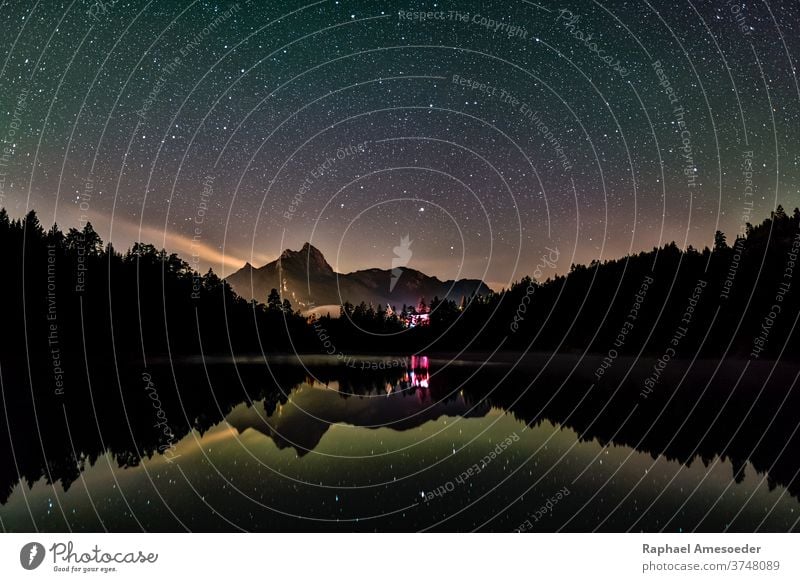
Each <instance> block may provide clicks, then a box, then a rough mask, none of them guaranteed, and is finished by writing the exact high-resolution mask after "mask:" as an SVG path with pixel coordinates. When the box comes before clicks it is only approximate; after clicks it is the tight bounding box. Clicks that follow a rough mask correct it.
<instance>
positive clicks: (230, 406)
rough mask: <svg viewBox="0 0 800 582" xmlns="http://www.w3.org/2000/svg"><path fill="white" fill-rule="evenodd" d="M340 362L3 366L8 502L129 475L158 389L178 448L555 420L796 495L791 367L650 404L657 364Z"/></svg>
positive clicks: (686, 390) (150, 446)
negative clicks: (334, 427) (93, 468)
mask: <svg viewBox="0 0 800 582" xmlns="http://www.w3.org/2000/svg"><path fill="white" fill-rule="evenodd" d="M332 364H333V365H332ZM332 364H331V363H329V364H328V365H325V364H323V363H321V362H315V363H314V364H313V365H309V367H308V369H307V370H306V369H303V368H302V367H299V366H296V365H290V364H289V363H281V364H279V365H273V366H271V367H270V368H269V369H268V368H267V367H266V366H265V365H263V363H262V364H257V363H246V364H238V365H236V366H234V365H232V364H231V363H222V362H217V363H213V364H208V363H207V364H206V365H202V364H184V365H180V366H175V367H171V366H169V365H166V364H163V365H158V366H152V367H151V368H150V369H149V370H147V374H149V376H148V377H149V378H151V380H150V382H151V383H152V387H151V388H150V389H149V390H148V386H147V382H145V381H144V380H143V376H142V372H143V370H141V369H130V368H128V369H122V370H120V371H119V375H117V373H116V372H115V371H114V370H112V369H108V370H106V371H105V372H103V371H102V370H100V369H98V368H99V367H97V366H96V367H95V368H94V369H93V370H92V376H91V383H89V382H88V381H87V379H86V378H85V377H83V378H81V377H79V374H78V372H77V370H76V371H75V375H73V376H72V377H71V379H70V380H71V381H70V383H69V384H68V385H67V386H66V388H65V391H64V395H63V396H59V397H58V398H55V397H54V396H53V394H51V393H47V392H33V393H32V392H31V390H30V389H29V386H30V382H31V381H30V380H29V378H28V376H27V375H16V376H15V375H14V374H13V373H12V371H10V370H8V369H4V370H3V398H4V401H3V404H4V406H5V407H6V411H7V412H8V413H7V414H4V415H2V416H0V424H2V426H0V441H2V442H0V503H5V502H6V501H7V499H8V496H9V495H10V493H11V491H12V489H13V487H14V486H15V484H16V483H17V482H18V481H19V480H23V481H24V482H27V483H28V484H29V485H30V484H32V483H34V482H36V481H38V480H40V479H41V478H43V477H44V478H45V479H46V480H47V481H48V482H60V483H61V484H62V485H63V487H64V488H65V489H66V488H69V487H70V485H71V484H72V483H73V482H74V481H75V480H76V479H77V478H78V476H79V474H80V471H81V470H82V469H83V468H84V467H85V466H86V465H87V464H93V463H95V462H96V461H97V459H98V458H99V457H100V456H101V455H102V454H104V453H105V452H109V453H110V454H111V456H112V458H113V459H114V460H115V461H116V463H117V464H118V465H119V466H120V467H132V466H136V465H138V464H139V463H140V460H141V458H142V457H150V456H153V455H154V454H158V450H159V448H160V447H162V448H163V447H164V446H165V444H167V445H168V444H169V443H168V442H166V440H165V437H164V433H163V431H161V430H159V429H158V428H157V426H156V425H157V423H158V422H159V420H158V418H159V417H158V416H157V414H158V413H157V410H156V409H155V408H154V405H153V399H152V396H150V395H151V394H153V391H155V393H156V394H157V397H158V399H159V405H160V409H161V410H162V411H163V413H162V414H163V416H164V417H165V418H166V420H167V423H168V425H169V427H170V429H171V431H172V434H173V435H174V437H171V438H174V440H178V439H181V438H182V437H184V436H185V435H187V434H188V433H189V431H191V430H195V431H197V432H198V433H200V434H203V433H204V432H206V431H207V430H208V429H209V428H211V427H213V426H215V425H217V424H219V423H220V422H222V421H223V419H226V417H227V421H228V422H229V423H230V424H231V425H232V426H234V427H235V428H236V429H237V430H239V431H244V430H246V429H248V428H252V429H254V430H257V431H260V432H262V433H263V434H265V435H267V436H269V437H270V438H271V439H273V440H274V441H275V442H276V444H277V445H278V447H280V448H286V447H292V448H294V449H295V450H296V451H297V453H298V454H299V455H302V454H304V452H307V451H308V450H313V449H314V448H315V447H316V446H317V445H318V444H319V442H320V440H321V439H322V437H323V436H324V434H325V432H326V431H327V430H328V428H329V425H330V423H342V424H348V425H352V426H356V427H377V426H388V427H391V428H394V429H395V430H399V431H402V430H410V429H412V428H414V427H416V426H420V425H422V424H423V423H425V422H427V421H429V420H432V419H435V418H439V417H441V416H442V415H447V416H468V415H473V416H482V415H484V414H486V412H487V410H488V409H489V408H490V407H497V408H501V409H505V410H509V411H510V412H511V413H513V414H514V416H516V417H517V418H518V419H519V420H520V421H522V422H525V423H528V424H536V423H540V422H542V421H544V420H545V419H548V420H550V421H551V422H554V423H556V424H561V425H564V426H568V427H570V428H572V429H573V430H575V431H576V432H578V433H579V434H580V435H581V438H582V440H592V439H596V440H597V441H599V442H600V443H601V444H611V445H614V446H628V447H631V448H634V449H636V450H638V451H641V452H646V453H649V454H651V455H652V456H653V457H654V458H655V457H657V456H658V455H664V456H666V457H667V458H669V459H672V460H677V461H680V462H682V463H685V464H692V463H695V462H698V461H699V462H702V463H704V464H706V465H708V464H709V463H710V462H712V460H713V459H715V458H716V457H722V458H724V459H730V460H731V462H732V464H733V466H734V473H735V475H734V477H735V478H736V480H737V481H740V480H741V479H742V477H743V475H742V467H744V465H745V463H746V461H749V462H750V464H751V466H752V467H753V468H754V469H755V470H756V471H758V472H759V473H760V474H765V475H766V476H767V479H768V483H769V485H770V487H774V486H775V485H783V486H786V487H787V489H788V490H789V492H790V493H791V494H792V495H794V496H795V497H797V496H798V494H799V493H800V488H799V487H798V484H797V480H796V478H795V477H796V473H797V471H798V468H800V454H798V453H800V442H798V435H797V434H796V431H797V428H798V415H800V412H799V411H800V401H798V400H799V399H800V397H798V396H797V394H796V391H793V390H792V389H791V388H792V386H793V383H792V380H793V378H794V375H795V373H796V370H791V369H788V368H780V369H777V370H775V371H773V372H770V369H769V366H768V365H767V364H755V365H754V364H750V365H749V367H747V368H746V369H745V367H744V365H743V364H738V363H736V362H730V363H726V364H725V365H723V366H722V367H721V368H720V370H718V371H717V373H716V376H715V377H714V379H713V380H712V379H711V376H712V373H713V372H714V369H713V368H712V366H711V364H708V365H707V364H703V363H700V364H697V365H695V366H694V367H693V368H692V371H691V373H689V374H688V375H686V377H685V378H683V375H684V373H685V372H686V364H683V363H681V362H677V361H676V362H672V363H671V364H670V366H669V367H668V369H666V370H665V371H664V373H663V374H662V376H661V378H660V380H659V383H658V384H657V386H656V389H655V390H654V391H653V392H652V393H651V394H650V395H649V396H648V398H646V399H645V398H643V397H642V396H641V388H642V385H643V382H644V380H645V378H646V377H647V376H648V374H649V373H650V372H651V370H652V362H644V363H642V364H639V365H637V366H636V367H635V368H634V369H633V371H632V372H630V373H628V374H627V375H625V376H624V377H622V376H623V371H624V372H627V371H628V366H626V365H625V364H626V363H625V362H623V361H622V360H620V361H618V362H617V363H616V364H615V366H614V367H613V368H612V369H611V370H610V371H609V372H607V373H606V374H605V375H604V376H603V380H602V381H601V382H597V383H594V371H595V369H596V367H597V364H598V362H596V361H588V362H585V363H584V364H583V365H581V366H579V367H578V368H577V369H573V364H574V361H573V360H569V359H566V358H562V359H556V360H554V361H553V362H551V363H550V364H548V366H546V367H545V368H544V369H542V368H541V367H540V366H539V365H538V363H537V365H536V366H531V367H521V368H518V369H516V370H515V371H513V372H512V373H510V374H508V367H507V366H486V367H483V368H480V369H479V366H478V365H477V364H472V365H448V366H445V367H441V365H439V367H438V369H436V370H431V371H430V375H428V373H427V372H424V373H421V374H417V375H415V376H414V378H413V379H412V378H411V377H410V375H409V373H408V371H407V370H405V369H402V368H400V369H385V370H369V369H367V370H361V369H357V368H356V369H354V368H351V367H347V366H343V365H335V360H333V361H332ZM37 373H42V374H44V373H46V372H39V371H36V370H34V371H32V372H31V375H32V378H33V385H34V386H46V385H47V383H46V382H43V381H41V380H42V379H41V378H38V377H37ZM309 373H310V374H311V375H312V376H313V378H311V377H309ZM682 378H683V380H682ZM501 379H502V380H503V381H502V383H501V384H500V385H499V386H498V385H497V383H498V381H500V380H501ZM534 379H535V382H534V384H533V386H532V387H531V388H527V387H528V385H529V384H530V383H531V381H532V380H534ZM423 384H424V385H423ZM176 386H177V389H176ZM212 386H213V390H212V389H211V387H212ZM323 386H325V387H323ZM618 386H620V388H619V389H618V390H617V387H618ZM11 387H13V390H12V389H11ZM462 391H463V394H462ZM290 400H291V402H290ZM34 402H35V405H36V406H35V408H34V407H33V403H34ZM243 403H244V404H243ZM254 403H255V404H254ZM123 404H124V406H123ZM34 410H35V414H34ZM312 415H313V416H316V417H318V418H319V419H320V420H314V419H313V418H312ZM67 422H68V427H67ZM67 428H68V429H67ZM43 451H45V452H46V454H44V453H43Z"/></svg>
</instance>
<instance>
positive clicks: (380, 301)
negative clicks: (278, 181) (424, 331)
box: [226, 243, 491, 311]
mask: <svg viewBox="0 0 800 582" xmlns="http://www.w3.org/2000/svg"><path fill="white" fill-rule="evenodd" d="M398 269H400V270H401V271H402V272H401V273H400V274H399V275H397V273H395V275H396V276H395V277H394V281H395V284H394V285H393V286H392V285H391V282H392V280H393V279H392V277H393V273H392V271H393V269H377V268H376V269H365V270H361V271H354V272H352V273H337V272H335V271H334V270H333V268H332V267H331V266H330V265H329V264H328V262H327V261H326V260H325V257H324V256H323V254H322V252H320V250H319V249H317V248H316V247H314V246H313V245H311V244H309V243H306V244H304V245H303V248H302V249H300V250H299V251H293V250H290V249H286V250H285V251H283V253H282V254H281V256H280V257H278V258H277V259H276V260H274V261H272V262H271V263H267V264H266V265H264V266H263V267H258V268H256V267H253V266H252V265H251V264H250V263H247V264H246V265H245V266H244V267H242V268H241V269H239V270H238V271H236V272H235V273H233V274H232V275H230V276H228V277H227V278H226V281H227V282H228V283H229V284H230V286H231V287H232V288H233V290H234V291H236V293H237V294H238V295H239V296H240V297H244V298H246V299H255V300H256V301H260V302H265V301H266V299H267V295H268V294H269V291H270V289H279V290H280V293H281V297H283V298H286V299H289V300H290V301H291V302H292V305H293V306H295V307H296V308H298V309H300V310H303V311H305V310H308V309H310V308H313V307H316V306H320V305H341V304H343V303H345V302H347V301H349V302H351V303H358V302H361V301H364V302H366V303H372V304H374V305H384V306H385V305H387V304H388V305H392V306H395V307H397V308H400V307H401V306H402V305H416V304H417V302H418V301H419V300H420V298H421V297H424V298H426V300H428V301H429V300H431V299H432V298H434V297H439V298H440V299H445V298H448V299H452V300H453V301H456V302H458V301H460V300H461V298H462V297H470V296H472V295H473V294H479V295H485V294H487V293H491V289H489V287H487V286H486V285H485V284H484V283H483V281H481V280H479V279H459V280H458V281H454V280H449V281H440V280H439V279H437V278H436V277H431V276H428V275H426V274H425V273H421V272H420V271H417V270H415V269H409V268H407V267H398Z"/></svg>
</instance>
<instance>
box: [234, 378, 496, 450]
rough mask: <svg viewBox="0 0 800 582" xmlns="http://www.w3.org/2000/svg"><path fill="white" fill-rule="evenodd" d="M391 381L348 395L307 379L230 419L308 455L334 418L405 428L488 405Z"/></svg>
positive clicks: (478, 412) (471, 413)
mask: <svg viewBox="0 0 800 582" xmlns="http://www.w3.org/2000/svg"><path fill="white" fill-rule="evenodd" d="M387 384H388V386H386V387H384V389H383V390H380V391H378V390H373V391H370V392H369V393H367V394H363V395H359V396H353V395H348V396H347V397H344V395H343V394H342V393H340V392H339V391H338V386H336V385H333V386H331V385H328V386H324V385H323V386H320V385H317V384H304V385H302V386H299V387H297V388H296V389H295V390H294V391H293V392H292V393H291V395H290V397H289V398H288V400H287V402H286V404H281V405H279V406H278V409H277V410H274V411H273V412H272V413H271V414H269V413H267V411H266V409H265V408H264V406H263V403H260V402H259V403H256V404H255V405H254V406H239V407H237V408H236V409H234V410H233V412H231V414H229V415H228V417H227V418H226V420H227V422H228V423H229V424H230V425H231V426H233V427H234V428H235V429H236V430H238V431H239V432H240V433H242V432H244V431H245V430H247V429H252V430H256V431H258V432H260V433H262V434H264V435H266V436H268V437H270V438H271V439H272V440H273V441H274V442H275V444H276V445H277V446H278V448H279V449H284V448H288V447H293V448H294V449H295V450H296V451H297V454H298V456H303V455H305V454H306V453H308V452H309V451H312V450H314V449H315V448H316V447H317V445H318V444H319V442H320V441H321V440H322V437H323V436H324V435H325V433H327V432H328V429H329V428H330V426H331V425H332V424H347V425H351V426H354V427H362V428H371V429H374V428H381V427H388V428H391V429H393V430H400V431H402V430H410V429H414V428H417V427H418V426H420V425H422V424H424V423H426V422H429V421H431V420H436V419H438V418H440V417H442V416H449V417H458V416H460V417H480V416H484V415H486V413H487V412H488V410H489V407H488V406H487V405H486V404H485V403H484V402H479V403H477V404H474V405H468V404H467V403H466V402H465V400H464V398H463V396H460V395H459V396H457V397H455V398H450V399H447V400H438V401H437V400H434V399H433V398H432V395H431V391H430V389H429V388H423V387H419V386H418V387H413V386H409V385H408V384H405V385H404V384H403V383H402V382H400V383H398V384H394V385H393V384H392V383H390V382H387Z"/></svg>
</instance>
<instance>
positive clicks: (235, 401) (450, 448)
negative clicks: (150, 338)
mask: <svg viewBox="0 0 800 582" xmlns="http://www.w3.org/2000/svg"><path fill="white" fill-rule="evenodd" d="M596 366H597V362H596V361H594V360H591V359H589V360H587V359H583V360H580V359H579V358H577V357H567V356H565V357H563V358H555V359H548V358H547V357H544V356H542V357H541V358H533V359H532V358H530V357H528V358H527V359H525V360H523V361H520V362H517V361H516V360H515V357H514V356H513V355H506V356H505V357H499V358H494V359H492V360H491V361H489V362H488V363H487V362H486V361H485V358H484V357H480V358H455V359H453V358H450V357H447V358H445V357H430V358H428V357H413V358H412V357H404V356H398V357H387V358H379V357H373V356H354V357H353V358H352V360H348V361H347V362H342V361H341V360H336V358H327V357H321V356H307V357H303V359H302V361H298V360H297V358H295V357H289V356H286V357H272V358H269V359H268V361H267V362H265V361H264V359H263V358H261V357H253V358H238V359H236V360H230V359H225V358H218V359H204V360H201V359H196V360H192V359H189V360H183V361H180V362H177V363H176V362H172V363H170V362H167V361H160V362H154V363H151V365H150V366H149V367H148V368H147V369H144V368H139V369H137V368H134V367H131V368H128V369H125V370H123V371H122V372H121V373H120V374H116V373H113V374H112V372H111V371H110V370H109V371H108V375H106V376H104V375H102V374H100V375H98V376H95V378H94V379H93V382H91V384H92V386H91V389H88V388H87V389H85V390H83V391H82V390H81V389H80V387H79V383H77V382H76V384H75V386H72V387H70V388H69V389H68V390H67V400H65V402H64V403H63V404H62V405H61V406H50V407H48V406H47V405H46V402H48V401H49V400H48V399H49V398H50V397H49V395H40V394H37V395H36V396H35V397H36V398H37V411H38V412H39V416H38V419H37V418H33V417H30V418H28V417H24V416H19V417H14V418H12V417H11V416H13V415H11V416H9V415H6V417H7V420H6V423H7V424H6V425H5V426H4V427H3V432H4V433H7V434H6V436H5V437H4V438H6V439H10V441H11V443H10V444H11V445H12V447H13V453H14V454H12V455H8V454H7V453H6V454H5V456H4V457H3V464H2V468H3V473H2V477H3V483H4V485H5V492H4V494H3V495H2V499H0V501H2V505H0V520H2V527H3V529H4V530H5V531H104V530H107V531H139V530H147V531H184V530H191V531H237V530H247V531H417V530H431V531H473V530H478V531H508V532H510V531H515V530H522V531H578V532H585V531H595V530H597V531H669V532H679V531H756V530H758V531H788V530H794V529H797V520H798V518H800V504H799V503H798V497H797V495H798V488H797V485H796V479H795V477H796V475H797V472H798V469H800V458H799V457H798V455H797V446H798V443H797V439H796V436H797V435H796V429H797V425H798V423H797V415H798V412H797V411H798V410H800V408H798V406H796V401H795V400H796V399H795V396H794V393H793V392H792V391H791V389H790V386H789V383H787V382H786V381H785V377H786V376H787V375H790V373H791V371H789V370H783V369H782V368H779V369H778V371H777V372H773V373H772V374H771V375H769V376H767V374H768V372H769V370H768V369H767V368H766V367H764V368H763V369H757V370H754V369H753V368H752V367H751V368H750V369H747V370H745V373H746V375H745V377H744V379H742V378H741V372H742V368H743V366H739V367H737V366H736V365H735V364H734V365H729V366H725V368H724V370H721V369H717V370H715V369H713V367H712V366H711V365H708V366H705V365H703V364H702V363H700V364H697V363H696V364H695V366H694V367H692V368H691V369H689V368H688V364H680V365H679V364H676V365H675V368H674V369H673V370H672V374H673V375H672V376H670V377H668V378H665V380H664V383H663V385H661V386H659V387H658V390H657V391H656V392H655V393H654V394H649V395H648V398H643V397H642V396H641V394H640V387H641V379H642V378H643V377H645V376H646V375H647V373H648V366H649V363H648V362H639V363H630V366H626V363H625V362H618V363H617V366H618V368H619V370H618V371H617V372H616V375H615V373H614V372H615V371H614V370H612V371H610V372H609V373H608V374H607V375H604V376H603V381H602V382H598V381H597V379H596V378H595V377H594V376H593V372H594V371H595V370H596ZM687 369H688V370H689V372H690V373H689V375H688V376H686V374H685V373H684V372H686V370H687ZM747 374H749V376H747ZM682 378H683V379H682ZM687 378H688V379H687ZM735 378H739V381H738V383H735V384H734V381H733V379H735ZM5 390H6V399H5V400H4V401H5V402H7V406H9V404H8V402H9V400H8V397H9V388H8V382H6V388H5ZM20 398H22V396H20ZM121 404H124V406H120V405H121ZM18 406H19V407H18V408H16V410H23V409H24V403H20V404H19V405H18ZM123 409H124V410H125V413H124V414H120V413H118V412H117V411H119V410H123ZM7 410H11V408H10V407H9V408H7ZM31 425H33V427H31ZM37 427H38V428H37ZM165 428H166V430H164V429H165ZM3 448H4V449H9V450H11V447H8V446H7V443H4V445H3ZM20 475H21V476H22V480H21V481H20Z"/></svg>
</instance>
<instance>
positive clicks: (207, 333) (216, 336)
mask: <svg viewBox="0 0 800 582" xmlns="http://www.w3.org/2000/svg"><path fill="white" fill-rule="evenodd" d="M799 223H800V211H798V210H797V209H795V210H794V213H793V215H792V216H789V215H787V214H786V213H785V212H784V211H783V209H782V208H780V207H778V209H777V210H776V211H775V212H773V213H772V214H771V216H770V218H767V219H766V220H764V221H763V222H762V223H761V224H759V225H756V226H753V225H750V224H748V225H747V231H746V234H745V235H742V236H737V237H736V238H735V239H734V240H732V241H730V242H729V241H728V240H726V236H725V235H724V234H723V233H721V232H717V233H716V236H715V242H714V245H713V248H711V249H709V248H704V249H702V250H697V249H694V248H692V247H689V248H688V249H686V250H681V249H679V248H678V247H677V246H676V245H675V243H670V244H667V245H665V246H663V247H661V248H654V249H653V250H651V251H648V252H641V253H639V254H636V255H632V256H628V257H625V258H621V259H616V260H609V261H605V262H602V263H601V262H598V261H594V262H592V263H591V264H589V265H573V266H572V267H571V270H570V272H569V273H568V274H566V275H563V276H557V277H555V278H553V279H548V280H547V281H543V282H540V281H535V280H532V279H531V278H529V277H525V278H523V279H522V280H521V281H519V282H517V283H516V284H514V285H512V286H511V288H510V289H507V290H502V291H500V292H497V293H491V294H487V295H480V296H474V297H468V298H466V297H465V298H463V299H462V301H461V302H460V303H459V304H456V302H454V301H451V300H445V301H440V300H439V299H438V298H435V297H434V298H422V299H425V300H428V301H429V305H430V308H431V315H430V324H429V325H426V326H419V327H415V328H411V329H405V328H404V326H403V325H402V323H401V322H402V316H403V315H404V313H403V312H405V311H407V310H408V309H413V308H406V307H405V306H403V309H402V310H400V309H398V310H397V312H396V313H392V312H388V313H387V310H386V309H385V308H384V307H383V306H373V305H367V304H364V303H361V304H357V305H352V304H350V303H346V304H345V305H343V306H342V308H341V314H340V316H339V317H327V316H323V317H320V318H317V319H313V320H308V319H307V318H305V317H303V316H301V315H300V314H298V313H296V312H295V311H294V310H293V308H292V305H291V303H290V302H289V301H288V300H286V299H282V298H281V296H280V294H279V293H278V291H276V290H273V291H272V292H271V293H270V294H269V296H268V297H265V298H264V301H263V302H258V301H246V300H244V299H242V298H240V297H238V296H237V295H236V294H235V293H234V292H233V291H232V289H231V288H230V286H229V285H228V284H227V283H225V281H223V280H222V279H220V278H219V277H218V276H217V275H216V274H214V273H213V272H212V271H211V270H209V271H208V272H207V273H206V274H204V275H201V274H199V273H196V272H194V271H193V270H192V269H191V268H190V265H189V264H188V263H187V262H186V261H184V260H182V259H181V258H180V257H178V255H176V254H174V253H167V252H166V251H164V250H159V249H157V248H156V247H154V246H153V245H149V244H140V243H136V244H134V245H133V246H132V248H130V249H128V250H127V251H126V252H124V253H120V252H118V251H117V250H116V249H114V248H113V246H112V245H111V244H107V245H104V244H103V241H102V240H101V239H100V237H99V236H98V235H97V233H96V232H95V231H94V229H93V228H92V225H91V224H90V223H89V224H87V225H86V226H85V228H83V229H82V230H77V229H74V228H70V229H69V230H68V232H67V233H66V234H65V233H63V232H62V231H61V230H59V228H58V227H57V226H55V225H54V226H53V227H52V228H50V229H49V230H45V228H43V226H42V225H41V224H40V222H39V219H38V218H37V216H36V213H35V212H34V211H31V212H29V213H28V214H27V215H26V216H25V218H23V219H21V220H9V217H8V215H7V213H6V212H5V210H1V209H0V259H1V260H2V263H0V264H2V268H3V270H4V273H5V276H4V282H5V284H4V285H2V287H0V309H1V310H2V317H3V333H2V334H0V342H2V343H1V344H0V348H2V349H0V358H3V360H5V361H2V360H0V363H2V364H5V365H10V364H12V363H13V364H19V363H20V357H21V356H29V357H30V361H32V362H37V365H44V363H45V362H47V361H54V360H58V361H59V362H60V363H62V364H63V365H62V366H61V368H64V367H67V366H75V365H83V362H84V354H86V359H87V360H89V361H88V363H89V364H90V365H91V363H92V361H97V360H101V361H102V360H105V359H111V358H118V359H119V358H122V359H127V360H132V361H144V358H146V356H147V355H164V354H168V353H170V354H200V353H203V354H242V353H259V352H262V351H263V352H291V351H298V352H310V353H321V354H325V353H330V354H346V353H352V352H354V351H365V352H385V353H412V352H416V351H419V350H424V351H426V352H432V351H451V350H461V349H464V348H467V349H473V350H489V349H494V348H496V347H497V346H498V345H501V346H502V349H510V350H525V351H527V350H537V351H549V350H554V349H558V350H560V351H575V352H578V351H584V350H589V351H591V352H596V353H600V354H607V353H609V352H611V353H612V355H613V354H616V356H615V357H617V356H619V355H622V354H635V353H638V352H639V351H640V350H642V351H643V352H644V353H646V354H651V355H661V354H662V353H664V352H665V350H668V349H670V348H672V349H671V350H670V354H671V357H679V356H687V355H691V356H694V355H695V354H697V353H698V352H700V354H701V355H703V356H718V355H721V354H722V353H725V352H727V353H728V355H736V356H740V357H743V358H750V359H757V358H773V357H775V356H776V355H777V354H778V353H779V352H781V351H783V357H796V354H797V353H798V349H797V348H798V338H797V334H792V333H791V332H792V330H793V329H794V325H795V319H796V317H797V314H798V307H799V306H800V295H798V292H797V289H796V288H797V287H798V285H800V282H796V281H794V279H793V276H794V271H795V270H797V267H796V265H795V262H796V259H797V251H798V249H799V248H800V229H799V228H798V224H799Z"/></svg>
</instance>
